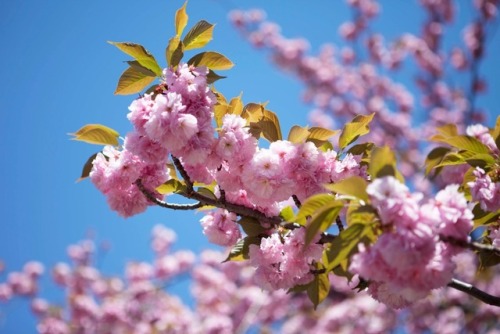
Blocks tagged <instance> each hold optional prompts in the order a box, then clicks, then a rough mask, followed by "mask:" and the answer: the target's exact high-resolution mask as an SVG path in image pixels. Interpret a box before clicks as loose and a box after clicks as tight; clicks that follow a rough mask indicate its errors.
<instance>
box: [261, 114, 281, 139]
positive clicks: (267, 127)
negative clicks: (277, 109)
mask: <svg viewBox="0 0 500 334" xmlns="http://www.w3.org/2000/svg"><path fill="white" fill-rule="evenodd" d="M259 127H260V128H261V129H262V136H263V137H264V138H266V139H267V140H269V141H270V142H275V141H277V140H281V139H283V138H282V135H281V128H280V122H279V120H278V117H277V116H276V114H275V113H273V112H272V111H270V110H267V109H265V110H264V117H263V118H262V119H261V120H260V121H259Z"/></svg>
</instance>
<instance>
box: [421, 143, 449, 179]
mask: <svg viewBox="0 0 500 334" xmlns="http://www.w3.org/2000/svg"><path fill="white" fill-rule="evenodd" d="M448 152H450V149H449V148H448V147H442V146H440V147H436V148H434V149H433V150H432V151H430V152H429V154H428V155H427V158H426V159H425V174H426V175H428V174H429V173H430V172H431V171H432V170H433V169H434V168H435V167H436V166H437V165H439V163H441V161H443V159H444V157H445V155H446V154H447V153H448Z"/></svg>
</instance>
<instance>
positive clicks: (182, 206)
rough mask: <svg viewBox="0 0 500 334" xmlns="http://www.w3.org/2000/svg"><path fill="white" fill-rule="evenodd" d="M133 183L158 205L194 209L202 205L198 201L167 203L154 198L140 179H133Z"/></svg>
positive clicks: (178, 208) (174, 208) (169, 207)
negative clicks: (192, 202)
mask: <svg viewBox="0 0 500 334" xmlns="http://www.w3.org/2000/svg"><path fill="white" fill-rule="evenodd" d="M135 185H136V186H137V187H138V188H139V190H140V191H141V192H142V193H143V194H144V196H146V198H147V199H148V200H150V201H151V202H153V203H155V204H156V205H158V206H161V207H163V208H167V209H172V210H196V209H199V208H201V207H202V206H204V204H203V203H201V202H198V203H194V204H176V203H167V202H164V201H162V200H161V199H158V198H156V197H155V196H154V195H153V194H152V193H151V192H150V191H149V190H147V189H146V188H145V187H144V185H143V184H142V181H141V179H138V180H137V181H135Z"/></svg>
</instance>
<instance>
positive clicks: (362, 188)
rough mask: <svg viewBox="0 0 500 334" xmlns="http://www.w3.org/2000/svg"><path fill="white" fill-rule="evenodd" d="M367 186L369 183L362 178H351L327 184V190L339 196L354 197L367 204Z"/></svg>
mask: <svg viewBox="0 0 500 334" xmlns="http://www.w3.org/2000/svg"><path fill="white" fill-rule="evenodd" d="M367 186H368V183H367V182H366V180H365V179H363V178H362V177H359V176H351V177H349V178H347V179H344V180H341V181H340V182H337V183H332V184H327V185H325V188H326V189H328V190H331V191H333V192H335V193H337V194H342V195H348V196H353V197H356V198H358V199H360V200H363V201H365V202H366V201H368V194H367V193H366V187H367Z"/></svg>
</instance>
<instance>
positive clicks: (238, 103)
mask: <svg viewBox="0 0 500 334" xmlns="http://www.w3.org/2000/svg"><path fill="white" fill-rule="evenodd" d="M242 112H243V101H242V100H241V94H240V95H239V96H237V97H233V98H232V99H231V101H230V102H229V113H230V114H235V115H241V113H242Z"/></svg>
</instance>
